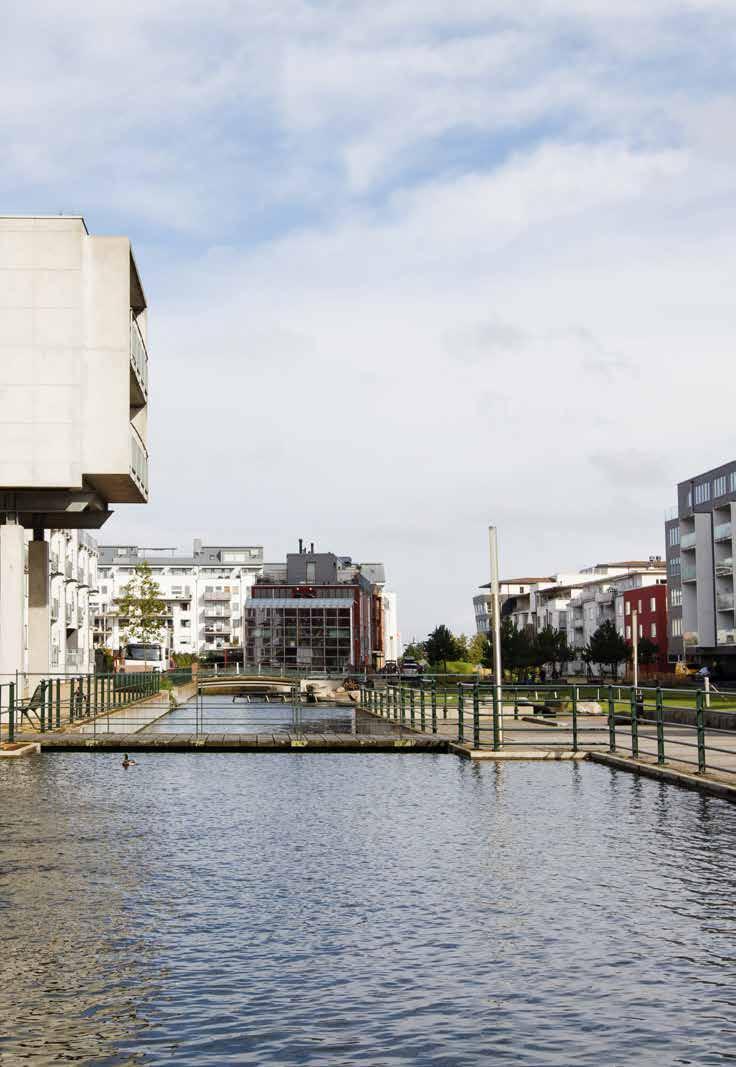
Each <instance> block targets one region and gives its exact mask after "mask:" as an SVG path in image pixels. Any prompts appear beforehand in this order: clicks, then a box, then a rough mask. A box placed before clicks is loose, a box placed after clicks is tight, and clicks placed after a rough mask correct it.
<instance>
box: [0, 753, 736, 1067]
mask: <svg viewBox="0 0 736 1067" xmlns="http://www.w3.org/2000/svg"><path fill="white" fill-rule="evenodd" d="M138 760H139V762H138V765H137V766H136V767H135V768H132V769H131V770H129V771H123V770H122V768H121V766H120V755H119V754H103V753H99V752H97V753H89V754H87V753H74V754H56V755H49V756H43V757H38V758H36V759H32V760H29V759H27V760H17V761H4V762H2V763H0V806H1V807H0V810H2V811H3V813H4V814H3V824H2V825H3V829H2V836H0V849H1V853H0V855H1V867H0V919H1V924H0V953H1V955H0V958H1V959H2V963H3V979H4V981H3V984H2V1008H1V1009H0V1020H1V1021H0V1062H2V1063H8V1064H15V1063H35V1064H47V1063H67V1062H72V1061H74V1062H81V1063H85V1064H138V1063H140V1064H162V1065H163V1064H182V1065H184V1064H195V1065H205V1064H206V1065H210V1064H212V1065H214V1064H236V1063H237V1064H252V1065H262V1064H263V1065H271V1064H279V1065H287V1064H288V1065H291V1064H309V1065H311V1067H331V1065H338V1067H342V1065H357V1064H363V1065H366V1067H368V1065H370V1067H375V1065H382V1064H401V1065H409V1064H412V1065H414V1064H421V1065H423V1064H427V1065H429V1064H433V1065H434V1064H437V1065H439V1064H441V1065H443V1067H444V1065H452V1067H461V1065H467V1064H473V1065H475V1064H477V1065H481V1064H482V1065H486V1064H489V1063H494V1064H495V1063H509V1064H522V1065H535V1067H536V1065H540V1064H558V1065H567V1064H572V1063H575V1064H582V1065H596V1067H598V1065H604V1064H605V1065H608V1064H611V1065H616V1067H618V1065H621V1064H631V1065H637V1067H641V1065H644V1067H648V1065H650V1064H651V1065H654V1064H658V1065H659V1064H677V1063H682V1064H686V1063H687V1064H715V1063H724V1062H732V1060H733V1056H734V1053H733V1049H734V1033H735V1031H736V1003H735V994H734V992H733V989H734V982H733V979H734V976H735V972H736V964H735V962H734V950H733V945H734V936H735V935H736V920H735V917H734V915H735V913H734V899H733V897H734V889H733V887H734V878H735V876H736V848H735V847H734V846H735V845H736V808H734V807H732V806H729V805H728V804H727V803H726V802H723V801H720V800H718V799H715V798H706V797H701V796H699V795H697V794H694V793H690V792H685V791H680V790H677V789H674V788H671V787H667V786H664V785H662V784H660V783H655V782H650V781H646V780H643V779H637V778H635V777H633V776H631V775H628V774H624V773H617V772H615V771H610V770H608V769H605V768H602V767H598V766H595V765H588V764H584V765H579V764H578V765H571V764H548V763H537V764H533V763H529V764H516V765H506V766H503V765H499V766H493V765H489V764H483V765H471V764H469V763H466V762H462V761H460V760H457V759H455V758H454V757H452V756H427V755H425V756H421V757H419V756H401V755H396V756H394V755H372V756H363V757H360V756H355V755H339V754H336V755H320V756H314V757H308V756H304V755H293V754H287V753H284V754H281V755H260V756H244V755H239V754H232V755H231V754H214V753H202V754H197V755H194V754H170V755H165V754H141V755H140V756H138Z"/></svg>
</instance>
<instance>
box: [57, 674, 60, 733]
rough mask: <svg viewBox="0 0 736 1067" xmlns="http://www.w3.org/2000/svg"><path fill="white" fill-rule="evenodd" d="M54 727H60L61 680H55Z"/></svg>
mask: <svg viewBox="0 0 736 1067" xmlns="http://www.w3.org/2000/svg"><path fill="white" fill-rule="evenodd" d="M56 726H57V728H58V727H59V726H61V678H57V679H56Z"/></svg>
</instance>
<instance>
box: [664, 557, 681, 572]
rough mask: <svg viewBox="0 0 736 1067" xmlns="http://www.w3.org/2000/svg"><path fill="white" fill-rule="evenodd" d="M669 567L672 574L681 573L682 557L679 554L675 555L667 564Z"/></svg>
mask: <svg viewBox="0 0 736 1067" xmlns="http://www.w3.org/2000/svg"><path fill="white" fill-rule="evenodd" d="M667 569H668V571H669V572H670V574H673V575H674V574H679V573H680V557H679V556H673V557H672V559H671V560H670V561H669V563H668V564H667Z"/></svg>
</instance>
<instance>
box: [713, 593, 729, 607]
mask: <svg viewBox="0 0 736 1067" xmlns="http://www.w3.org/2000/svg"><path fill="white" fill-rule="evenodd" d="M716 607H717V608H718V610H719V611H733V593H718V595H717V596H716Z"/></svg>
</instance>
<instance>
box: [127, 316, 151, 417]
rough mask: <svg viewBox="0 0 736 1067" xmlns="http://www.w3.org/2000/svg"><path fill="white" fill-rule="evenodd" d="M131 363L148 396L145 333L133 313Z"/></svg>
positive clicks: (144, 392)
mask: <svg viewBox="0 0 736 1067" xmlns="http://www.w3.org/2000/svg"><path fill="white" fill-rule="evenodd" d="M130 363H131V366H132V367H133V370H134V371H135V373H136V375H137V377H138V381H139V383H140V387H141V392H142V393H143V395H144V396H145V397H146V398H148V352H147V351H146V343H145V341H144V340H143V334H142V333H141V331H140V328H139V326H138V323H137V322H136V321H135V319H134V318H133V316H132V315H131V317H130Z"/></svg>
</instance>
